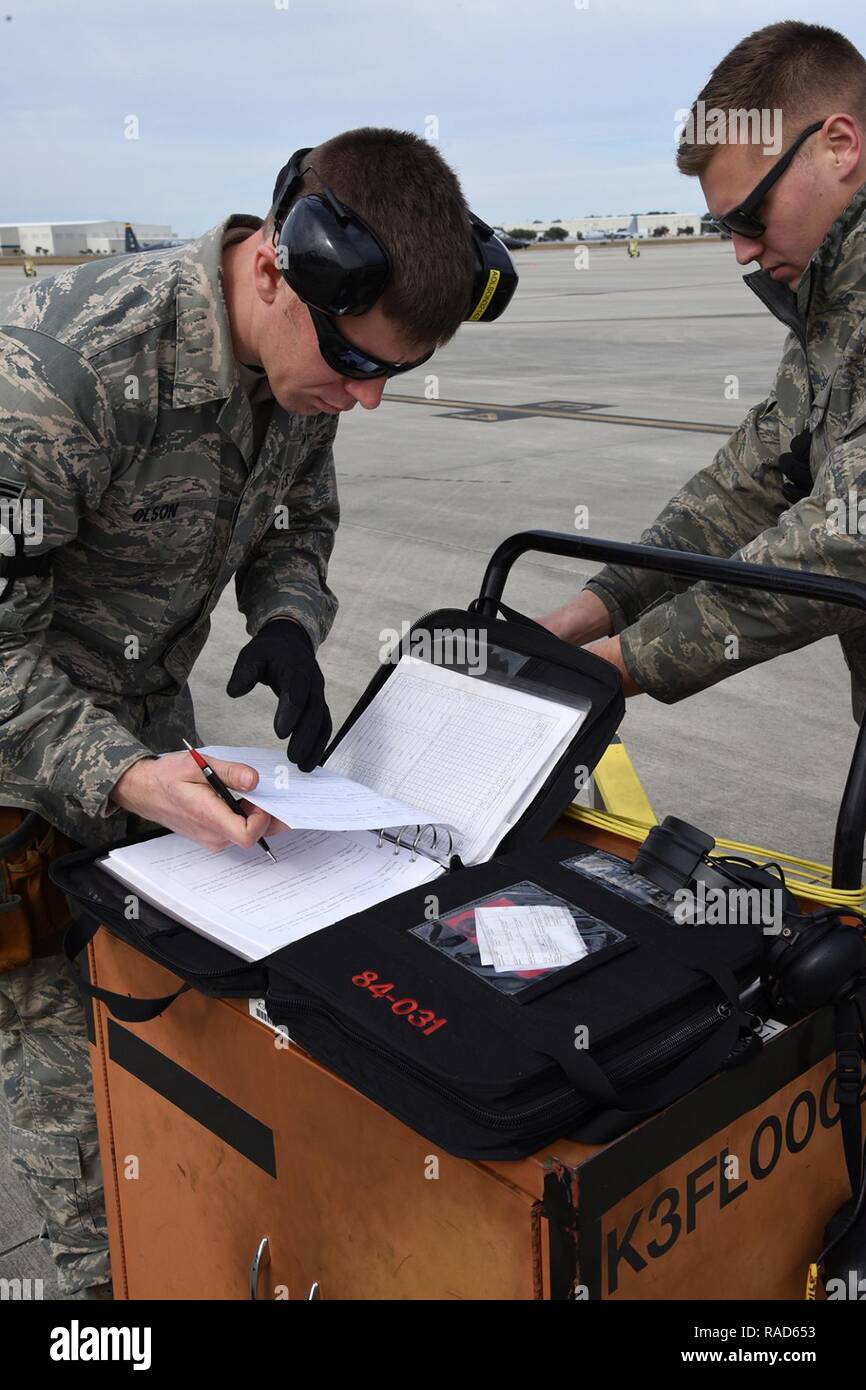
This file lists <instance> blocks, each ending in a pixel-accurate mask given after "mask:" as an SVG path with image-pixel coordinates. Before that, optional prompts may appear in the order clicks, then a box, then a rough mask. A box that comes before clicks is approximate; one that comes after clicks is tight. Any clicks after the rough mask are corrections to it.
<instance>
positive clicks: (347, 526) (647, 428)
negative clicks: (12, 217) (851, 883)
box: [0, 243, 856, 1296]
mask: <svg viewBox="0 0 866 1390" xmlns="http://www.w3.org/2000/svg"><path fill="white" fill-rule="evenodd" d="M585 249H587V250H588V265H587V266H586V267H585V268H582V269H579V268H577V267H576V265H575V256H574V250H573V248H572V249H566V250H557V251H533V250H528V251H524V252H520V253H518V255H517V265H518V267H519V270H520V273H521V285H520V289H519V291H518V295H517V297H516V298H515V300H514V303H513V305H512V307H511V309H510V311H509V313H508V314H507V315H506V317H505V318H503V319H502V320H501V321H500V322H499V323H496V324H493V325H475V324H468V325H466V326H465V327H464V328H463V329H462V330H461V332H460V333H459V334H458V336H457V338H456V339H455V340H454V341H453V342H452V343H451V344H450V345H449V346H448V347H447V348H446V349H444V350H443V351H442V352H441V353H439V354H437V356H436V357H435V358H434V359H433V360H432V361H431V362H430V363H428V364H426V365H425V366H424V367H423V368H421V369H420V370H419V371H418V372H415V373H411V374H408V375H407V376H405V377H400V378H397V379H396V380H395V381H394V382H392V383H391V384H390V385H389V388H388V391H387V393H386V396H385V400H384V402H383V404H382V406H381V407H380V408H379V409H378V410H377V411H375V412H373V413H368V412H364V411H362V410H361V408H360V407H357V408H356V409H355V410H354V411H353V412H352V413H351V414H349V415H346V416H345V417H344V419H343V420H342V421H341V423H340V429H339V434H338V438H337V446H336V459H337V470H338V476H339V481H340V496H341V504H342V517H343V519H342V524H341V527H340V531H339V533H338V536H337V544H336V549H335V553H334V557H333V560H332V564H331V573H330V582H331V586H332V588H333V589H334V590H335V592H336V593H337V595H338V597H339V599H340V604H341V606H340V611H339V614H338V617H337V620H336V622H335V624H334V628H333V630H332V633H331V635H330V637H329V638H328V640H327V642H326V643H325V644H324V646H323V648H322V650H321V654H320V656H321V663H322V666H323V669H324V671H325V676H326V680H327V691H328V698H329V703H330V707H331V711H332V714H333V717H334V722H335V726H338V725H339V723H340V722H341V721H342V720H343V719H344V718H345V716H346V715H347V714H348V712H349V710H350V709H351V708H352V706H353V704H354V702H355V701H356V700H357V699H358V697H359V696H360V695H361V693H362V692H363V690H364V688H365V686H366V684H367V682H368V681H369V679H370V678H371V677H372V675H373V673H374V672H375V670H376V666H377V660H378V652H379V647H380V645H381V643H382V641H383V640H385V637H384V635H383V634H386V633H387V630H388V629H397V630H399V629H400V627H401V624H402V623H403V622H404V621H406V622H411V621H412V620H413V619H415V618H417V617H418V616H419V615H421V614H423V613H426V612H428V611H429V610H430V609H433V608H437V607H440V606H448V605H457V606H465V604H466V603H467V602H468V601H469V600H470V599H471V598H473V597H474V596H475V594H476V593H477V591H478V588H479V585H480V583H481V579H482V575H483V573H484V568H485V565H486V562H487V560H488V559H489V557H490V555H491V554H492V552H493V550H494V549H495V548H496V546H497V545H498V544H499V542H500V541H501V540H502V539H503V538H504V537H506V536H508V535H511V534H512V533H513V532H515V531H520V530H524V529H526V528H529V527H543V528H546V529H550V530H554V531H562V532H565V533H569V534H571V535H574V534H576V532H575V528H574V523H575V508H576V507H577V506H586V507H587V508H588V509H589V529H588V533H587V534H589V535H592V536H595V537H606V538H610V539H614V540H637V539H638V538H639V535H640V532H641V529H642V528H643V527H644V526H645V525H647V524H648V523H649V522H650V521H652V519H653V518H654V517H655V515H656V514H657V512H658V511H659V510H660V508H661V507H662V506H663V504H664V503H665V502H666V501H667V500H668V498H669V497H670V496H671V495H672V494H673V493H674V492H675V491H676V490H677V488H678V487H679V486H680V485H681V484H682V483H683V482H684V481H685V480H686V479H687V478H689V477H690V476H691V475H692V474H693V473H694V472H695V471H697V470H698V469H699V468H702V467H704V466H706V465H707V464H708V463H709V462H710V461H711V459H712V457H713V455H714V453H715V451H716V450H717V449H718V448H719V447H720V445H721V444H722V443H723V442H724V439H725V437H726V433H727V432H729V431H730V430H732V429H734V428H735V426H736V425H737V424H738V423H739V421H740V420H741V419H742V417H743V416H744V415H745V414H746V412H747V411H748V409H749V408H750V407H751V406H752V405H753V404H754V403H755V402H757V401H759V400H761V399H762V398H763V397H764V396H765V395H766V394H767V391H768V390H769V388H770V386H771V384H772V380H773V376H774V371H775V366H776V363H777V361H778V358H779V355H780V352H781V348H782V343H783V341H784V337H785V331H784V329H783V328H782V327H781V325H780V324H778V323H777V322H776V321H775V319H773V318H772V316H771V315H770V314H769V313H768V312H767V311H766V310H765V309H764V308H763V307H762V305H761V304H760V303H759V301H758V300H757V299H756V298H755V296H754V295H753V294H752V293H751V291H749V290H748V289H747V288H746V287H745V286H744V285H743V284H742V281H741V279H740V276H741V274H742V271H741V270H740V269H739V268H738V267H737V265H736V262H735V260H734V256H733V251H732V249H731V246H730V244H724V243H723V244H719V243H712V244H704V245H682V246H679V245H670V246H653V245H652V244H650V243H642V245H641V256H640V258H639V259H637V260H629V258H628V256H627V254H626V247H625V244H623V245H621V246H620V245H614V246H612V247H603V246H590V247H589V248H585ZM24 283H25V282H24V277H23V275H21V274H20V272H17V271H12V270H8V271H7V270H0V322H2V318H3V313H4V310H5V308H6V306H7V304H8V302H9V300H10V299H11V297H12V294H13V293H14V292H15V291H16V290H17V289H19V288H20V287H21V286H22V285H23V284H24ZM733 379H736V381H735V382H734V380H733ZM735 386H736V390H737V391H738V396H737V398H735V399H731V398H730V397H731V396H732V394H733V391H734V388H735ZM433 397H438V399H437V398H433ZM530 405H531V406H532V407H533V409H531V410H522V411H521V412H520V413H519V414H518V415H513V414H512V415H509V414H508V411H509V409H511V410H513V409H514V408H516V407H526V406H530ZM501 412H505V414H502V413H501ZM491 417H495V418H491ZM592 569H593V567H592V566H590V565H582V564H578V563H575V562H572V561H567V560H560V559H558V558H555V557H554V558H551V557H546V556H527V557H525V558H524V559H523V560H522V561H520V562H519V563H518V565H517V566H516V568H515V570H514V572H513V575H512V578H511V580H510V581H509V584H508V587H507V589H506V594H505V598H506V602H508V603H510V604H512V605H513V606H515V607H517V608H521V609H522V610H523V611H524V612H526V613H529V614H532V615H535V616H538V615H541V614H543V613H545V612H548V611H550V610H551V609H552V608H554V607H557V606H558V605H559V604H561V603H563V602H564V601H565V600H566V599H567V598H568V597H569V596H570V595H572V594H573V593H575V592H576V591H577V589H578V588H579V587H580V585H581V584H582V583H583V582H584V580H585V579H586V578H587V577H588V575H589V574H590V573H591V572H592ZM245 640H246V635H245V632H244V624H243V619H242V618H241V616H240V615H239V614H238V612H237V610H236V608H235V603H234V591H233V588H232V587H231V586H230V587H229V588H228V589H227V590H226V592H225V594H224V595H223V597H222V600H221V602H220V605H219V607H218V608H217V610H216V613H215V615H214V619H213V626H212V634H211V637H210V640H209V642H208V644H207V646H206V648H205V650H204V653H203V655H202V657H201V659H200V661H199V664H198V666H197V667H196V669H195V672H194V674H193V678H192V688H193V693H194V696H195V700H196V707H197V711H198V724H199V732H200V734H201V737H202V738H203V739H204V740H205V741H207V742H214V743H229V744H230V743H235V744H240V743H244V744H255V743H264V744H272V743H274V741H275V735H274V733H273V729H272V723H271V721H272V718H273V711H274V706H275V701H274V697H273V696H272V695H271V693H270V691H266V690H264V689H262V688H261V687H260V688H259V689H257V690H256V691H255V692H253V693H252V694H251V695H249V696H247V697H246V698H245V699H244V700H243V701H242V702H235V701H231V700H229V699H228V697H227V696H226V695H225V694H224V687H225V682H226V680H227V678H228V675H229V673H230V671H231V668H232V664H233V661H234V658H235V655H236V654H237V651H238V650H239V648H240V647H241V645H242V644H243V642H244V641H245ZM855 732H856V729H855V725H854V722H853V719H852V716H851V706H850V694H849V684H848V679H847V672H846V668H845V665H844V662H843V659H842V655H841V652H840V650H839V646H838V643H837V642H836V639H835V638H827V639H825V640H823V641H821V642H818V643H816V644H814V645H812V646H811V647H807V648H805V649H804V650H802V651H800V652H795V653H792V654H790V655H788V656H785V657H782V658H778V659H777V660H775V661H772V662H769V663H766V664H765V665H762V666H759V667H756V668H754V669H753V670H751V671H746V672H743V673H741V674H739V675H737V676H735V677H733V678H732V679H729V680H727V681H725V682H723V683H722V684H721V685H718V686H715V687H714V688H713V689H711V690H708V691H705V692H704V693H702V694H700V695H696V696H693V697H692V698H691V699H689V700H686V701H684V702H681V703H679V704H677V705H671V706H667V705H663V704H660V703H658V702H656V701H654V700H652V699H650V698H648V697H647V696H642V697H640V698H638V699H635V700H632V701H630V702H629V704H628V711H627V714H626V718H625V720H624V722H623V725H622V727H621V734H622V737H623V739H624V741H625V743H626V746H627V748H628V750H629V752H630V754H631V757H632V760H633V762H634V764H635V766H636V768H637V770H638V773H639V775H640V777H641V779H642V781H643V783H644V786H645V788H646V791H647V793H648V795H649V797H650V800H651V801H652V804H653V806H654V808H655V810H656V813H657V814H658V815H659V817H662V816H664V815H665V814H669V813H671V814H675V815H677V816H680V817H683V818H685V819H687V820H691V821H693V822H694V823H696V824H697V825H699V826H701V827H702V828H703V829H705V830H708V831H709V832H711V833H713V834H716V835H719V836H728V837H731V838H735V839H738V840H742V841H745V842H746V843H749V844H758V845H764V846H767V847H770V848H773V849H775V850H785V851H787V852H790V853H794V854H799V855H803V856H806V857H808V858H812V859H818V860H821V861H824V862H826V861H828V860H829V858H830V857H831V855H832V846H833V831H834V823H835V817H836V812H837V809H838V805H839V798H840V796H841V793H842V788H843V786H844V781H845V774H846V770H847V765H848V760H849V758H850V755H851V751H852V748H853V743H854V736H855ZM2 1124H3V1114H2V1109H0V1126H2ZM0 1143H2V1137H0ZM0 1194H2V1197H0V1278H2V1277H13V1275H18V1276H20V1277H26V1275H27V1274H31V1275H36V1274H39V1273H41V1274H42V1275H43V1276H44V1277H46V1278H49V1276H50V1261H48V1259H47V1257H46V1255H45V1254H44V1252H43V1248H42V1244H41V1242H39V1241H38V1239H37V1236H38V1231H39V1221H38V1218H37V1217H36V1215H35V1214H34V1213H33V1211H32V1209H31V1207H30V1205H29V1201H28V1198H27V1195H26V1192H25V1190H24V1188H23V1187H22V1185H21V1184H20V1183H19V1181H18V1179H17V1176H16V1175H14V1174H12V1173H11V1172H10V1171H9V1169H8V1167H7V1166H6V1165H5V1158H4V1159H0ZM51 1288H52V1286H51V1284H50V1282H49V1283H47V1284H46V1290H45V1292H46V1296H51Z"/></svg>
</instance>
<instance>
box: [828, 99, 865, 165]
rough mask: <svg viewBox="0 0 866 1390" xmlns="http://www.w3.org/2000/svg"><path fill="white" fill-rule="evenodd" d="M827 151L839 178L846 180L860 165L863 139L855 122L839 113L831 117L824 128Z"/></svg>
mask: <svg viewBox="0 0 866 1390" xmlns="http://www.w3.org/2000/svg"><path fill="white" fill-rule="evenodd" d="M825 131H826V139H827V149H828V151H829V152H830V154H831V155H832V157H833V159H834V161H835V168H836V169H838V172H839V176H840V178H846V177H847V176H848V175H849V174H850V173H852V172H853V170H854V169H856V168H857V166H858V164H859V163H860V159H861V157H862V154H863V137H862V135H861V132H860V128H859V126H858V125H857V122H856V121H855V120H853V119H852V117H851V116H848V115H846V114H844V113H843V112H840V113H839V114H838V115H834V116H831V117H830V119H829V122H828V123H827V125H826V127H825Z"/></svg>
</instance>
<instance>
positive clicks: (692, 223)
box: [506, 212, 706, 237]
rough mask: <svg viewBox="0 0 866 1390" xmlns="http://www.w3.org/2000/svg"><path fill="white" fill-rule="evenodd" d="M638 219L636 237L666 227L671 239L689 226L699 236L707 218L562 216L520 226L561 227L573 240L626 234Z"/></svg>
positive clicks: (699, 215)
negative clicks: (597, 234) (598, 234)
mask: <svg viewBox="0 0 866 1390" xmlns="http://www.w3.org/2000/svg"><path fill="white" fill-rule="evenodd" d="M633 216H636V217H637V232H638V236H641V237H651V236H652V235H653V233H654V232H655V230H656V228H657V227H667V229H668V231H669V233H670V234H671V236H676V235H677V234H678V233H682V234H685V232H686V229H687V228H688V227H691V228H692V231H693V234H694V235H695V236H700V233H701V218H702V217H704V216H706V214H705V213H700V212H639V213H636V214H633V213H630V212H629V213H622V214H620V215H619V216H610V217H564V218H561V219H560V220H559V221H558V222H554V223H549V222H538V221H532V222H523V223H520V224H519V225H521V226H523V227H532V228H533V229H534V230H535V231H537V232H543V231H545V230H546V229H547V227H549V226H555V227H562V229H563V231H564V232H567V233H568V235H569V236H570V237H576V236H577V235H578V233H580V235H581V236H586V234H587V232H604V233H605V234H606V235H607V236H610V235H611V234H612V233H614V232H625V231H627V230H628V228H629V225H630V224H631V220H632V217H633ZM506 225H507V226H509V227H510V226H515V227H516V226H517V225H518V223H516V222H515V223H511V222H509V223H507V224H506Z"/></svg>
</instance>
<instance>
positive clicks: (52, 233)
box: [0, 221, 176, 256]
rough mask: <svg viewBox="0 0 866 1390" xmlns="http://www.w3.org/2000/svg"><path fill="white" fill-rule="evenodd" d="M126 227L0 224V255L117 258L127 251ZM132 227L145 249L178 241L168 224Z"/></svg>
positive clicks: (108, 224)
mask: <svg viewBox="0 0 866 1390" xmlns="http://www.w3.org/2000/svg"><path fill="white" fill-rule="evenodd" d="M126 225H127V224H126V223H125V222H113V221H101V222H18V223H0V255H3V256H14V255H23V256H88V255H93V256H111V255H116V254H118V253H120V252H122V251H123V250H125V247H126V240H125V234H126ZM131 226H132V227H133V229H134V231H135V235H136V236H137V237H138V240H139V242H140V243H141V245H142V247H146V245H147V243H148V242H150V241H174V240H176V234H175V233H174V232H173V231H172V229H171V227H169V226H168V225H167V224H165V223H156V222H133V223H131Z"/></svg>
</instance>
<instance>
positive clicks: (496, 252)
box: [466, 212, 518, 323]
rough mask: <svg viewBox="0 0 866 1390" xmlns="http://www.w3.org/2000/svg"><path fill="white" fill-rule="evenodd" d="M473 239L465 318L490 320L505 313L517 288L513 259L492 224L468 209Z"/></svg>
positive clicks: (482, 320) (486, 321)
mask: <svg viewBox="0 0 866 1390" xmlns="http://www.w3.org/2000/svg"><path fill="white" fill-rule="evenodd" d="M469 221H470V223H471V224H472V243H473V246H474V249H475V279H474V281H473V285H472V301H471V306H470V309H469V313H468V314H467V315H466V320H467V322H469V323H492V322H493V320H494V319H498V318H499V316H500V314H504V313H505V310H506V309H507V308H508V306H509V304H510V303H511V300H512V298H513V296H514V291H515V290H516V289H517V280H518V276H517V271H516V269H515V267H514V261H513V260H512V259H511V256H510V254H509V252H508V251H507V249H506V248H505V246H504V245H503V243H502V242H501V241H500V240H499V237H498V236H497V235H496V233H495V232H494V230H493V228H492V227H488V225H487V223H486V222H482V221H481V218H480V217H476V216H475V213H474V212H470V214H469Z"/></svg>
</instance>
